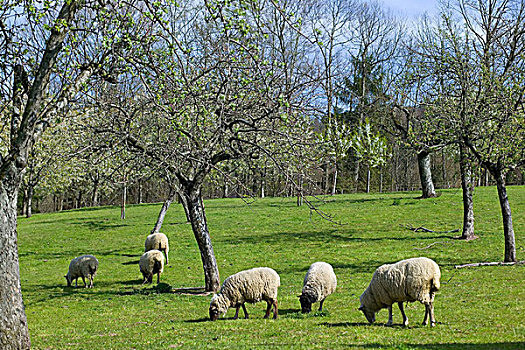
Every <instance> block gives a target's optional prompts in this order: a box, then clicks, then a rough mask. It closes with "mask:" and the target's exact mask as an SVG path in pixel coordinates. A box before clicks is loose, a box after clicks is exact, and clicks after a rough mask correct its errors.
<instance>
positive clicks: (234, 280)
mask: <svg viewBox="0 0 525 350" xmlns="http://www.w3.org/2000/svg"><path fill="white" fill-rule="evenodd" d="M280 285H281V279H280V278H279V275H278V274H277V272H275V271H274V270H273V269H270V268H268V267H257V268H254V269H251V270H245V271H241V272H238V273H236V274H234V275H231V276H230V277H228V278H226V279H225V280H224V283H223V284H222V286H221V290H220V292H219V294H215V295H214V296H213V297H212V298H211V302H210V310H209V312H210V319H211V320H212V321H216V320H217V319H218V318H219V315H221V314H226V311H228V309H229V308H230V307H235V308H236V311H235V316H234V317H233V319H235V320H236V319H237V318H238V317H239V308H240V307H241V306H242V310H243V311H244V318H248V312H247V311H246V307H245V306H244V303H245V302H249V303H257V302H259V301H261V300H264V301H266V303H268V307H267V309H266V314H265V315H264V318H268V317H269V316H270V309H271V308H272V305H273V318H274V319H276V318H277V312H278V311H277V288H278V287H279V286H280Z"/></svg>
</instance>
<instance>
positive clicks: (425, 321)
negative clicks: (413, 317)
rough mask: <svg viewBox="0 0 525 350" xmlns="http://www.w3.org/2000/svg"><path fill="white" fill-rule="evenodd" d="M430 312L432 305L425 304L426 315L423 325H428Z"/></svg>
mask: <svg viewBox="0 0 525 350" xmlns="http://www.w3.org/2000/svg"><path fill="white" fill-rule="evenodd" d="M429 314H430V305H429V304H425V317H424V318H423V326H426V325H427V324H428V322H427V320H428V315H429Z"/></svg>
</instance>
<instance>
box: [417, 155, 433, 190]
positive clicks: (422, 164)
mask: <svg viewBox="0 0 525 350" xmlns="http://www.w3.org/2000/svg"><path fill="white" fill-rule="evenodd" d="M417 165H418V168H419V179H420V180H421V190H422V192H423V194H422V195H421V197H422V198H432V197H435V196H436V191H435V190H434V183H433V182H432V172H431V171H430V153H429V152H427V151H421V152H419V153H418V154H417Z"/></svg>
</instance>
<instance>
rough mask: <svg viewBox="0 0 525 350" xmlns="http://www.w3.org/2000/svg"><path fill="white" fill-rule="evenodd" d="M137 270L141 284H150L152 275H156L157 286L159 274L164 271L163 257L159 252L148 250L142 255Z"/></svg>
mask: <svg viewBox="0 0 525 350" xmlns="http://www.w3.org/2000/svg"><path fill="white" fill-rule="evenodd" d="M139 268H140V272H141V273H142V276H143V277H144V281H143V283H142V284H146V283H151V282H152V280H153V275H154V274H157V284H158V283H159V282H160V274H161V273H162V271H164V255H162V252H161V251H160V250H156V249H155V250H150V251H147V252H145V253H144V254H142V256H141V257H140V261H139Z"/></svg>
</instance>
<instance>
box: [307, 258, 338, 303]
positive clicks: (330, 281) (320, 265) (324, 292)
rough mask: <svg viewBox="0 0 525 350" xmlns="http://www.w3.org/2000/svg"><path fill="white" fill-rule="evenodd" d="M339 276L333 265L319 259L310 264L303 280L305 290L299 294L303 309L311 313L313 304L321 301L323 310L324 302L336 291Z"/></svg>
mask: <svg viewBox="0 0 525 350" xmlns="http://www.w3.org/2000/svg"><path fill="white" fill-rule="evenodd" d="M336 287H337V278H336V276H335V273H334V269H333V268H332V265H330V264H327V263H325V262H322V261H319V262H315V263H313V264H312V265H310V268H309V269H308V272H307V273H306V276H305V277H304V282H303V291H302V293H301V295H300V296H299V302H300V303H301V311H302V312H303V313H309V312H310V311H312V304H313V303H316V302H319V311H323V303H324V300H325V299H326V297H327V296H329V295H330V294H332V293H333V292H335V289H336Z"/></svg>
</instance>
